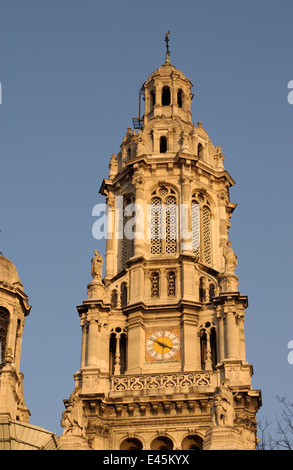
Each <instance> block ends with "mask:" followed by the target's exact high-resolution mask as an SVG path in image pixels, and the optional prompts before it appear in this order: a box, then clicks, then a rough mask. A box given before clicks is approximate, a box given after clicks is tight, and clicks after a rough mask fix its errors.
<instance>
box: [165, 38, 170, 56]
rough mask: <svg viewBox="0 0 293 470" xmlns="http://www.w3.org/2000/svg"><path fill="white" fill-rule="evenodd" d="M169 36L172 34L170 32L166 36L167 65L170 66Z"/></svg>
mask: <svg viewBox="0 0 293 470" xmlns="http://www.w3.org/2000/svg"><path fill="white" fill-rule="evenodd" d="M169 34H170V31H168V32H167V33H166V35H165V42H166V49H167V53H166V60H165V64H170V51H169V37H168V36H169Z"/></svg>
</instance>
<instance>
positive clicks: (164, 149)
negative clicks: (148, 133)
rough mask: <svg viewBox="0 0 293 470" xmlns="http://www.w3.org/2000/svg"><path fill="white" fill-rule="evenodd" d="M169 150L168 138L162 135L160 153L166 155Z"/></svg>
mask: <svg viewBox="0 0 293 470" xmlns="http://www.w3.org/2000/svg"><path fill="white" fill-rule="evenodd" d="M167 150H168V145H167V137H166V136H164V135H162V137H161V138H160V153H166V152H167Z"/></svg>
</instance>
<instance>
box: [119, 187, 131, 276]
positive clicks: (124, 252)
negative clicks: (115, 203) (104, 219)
mask: <svg viewBox="0 0 293 470" xmlns="http://www.w3.org/2000/svg"><path fill="white" fill-rule="evenodd" d="M132 205H133V208H134V204H133V198H132V196H129V195H126V196H123V238H122V240H121V242H122V246H121V269H125V268H126V266H127V261H128V260H129V259H130V258H131V257H132V256H133V255H134V232H133V229H134V226H133V225H132V220H133V217H134V212H133V211H131V207H132ZM126 207H128V208H130V210H129V211H127V210H126ZM128 222H129V223H128Z"/></svg>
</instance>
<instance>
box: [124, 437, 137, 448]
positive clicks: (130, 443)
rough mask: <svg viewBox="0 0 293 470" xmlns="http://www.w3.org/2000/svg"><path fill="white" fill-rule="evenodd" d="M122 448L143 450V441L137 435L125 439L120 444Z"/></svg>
mask: <svg viewBox="0 0 293 470" xmlns="http://www.w3.org/2000/svg"><path fill="white" fill-rule="evenodd" d="M120 450H142V443H141V442H140V440H139V439H137V438H135V437H132V438H128V439H124V441H122V442H121V444H120Z"/></svg>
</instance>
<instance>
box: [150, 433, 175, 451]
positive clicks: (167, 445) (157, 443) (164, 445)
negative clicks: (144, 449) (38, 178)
mask: <svg viewBox="0 0 293 470" xmlns="http://www.w3.org/2000/svg"><path fill="white" fill-rule="evenodd" d="M172 449H173V442H172V441H171V439H170V438H169V437H166V436H160V437H156V438H155V439H154V440H153V442H152V443H151V450H172Z"/></svg>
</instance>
